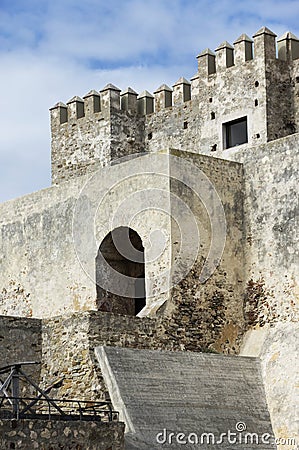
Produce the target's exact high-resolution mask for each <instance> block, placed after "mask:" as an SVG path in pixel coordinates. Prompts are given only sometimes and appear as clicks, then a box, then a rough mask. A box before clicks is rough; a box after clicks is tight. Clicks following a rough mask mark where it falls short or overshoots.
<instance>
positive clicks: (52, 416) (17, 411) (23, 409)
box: [0, 362, 119, 422]
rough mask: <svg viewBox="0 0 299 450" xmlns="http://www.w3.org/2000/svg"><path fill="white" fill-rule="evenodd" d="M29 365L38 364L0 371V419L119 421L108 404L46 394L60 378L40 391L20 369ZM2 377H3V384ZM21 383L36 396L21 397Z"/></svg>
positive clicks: (7, 367) (59, 384) (1, 369)
mask: <svg viewBox="0 0 299 450" xmlns="http://www.w3.org/2000/svg"><path fill="white" fill-rule="evenodd" d="M32 364H38V363H36V362H22V363H15V364H11V365H8V366H5V367H1V368H0V418H6V419H43V420H83V421H102V422H112V421H118V419H119V415H118V412H117V411H113V409H112V405H111V403H110V402H104V401H90V400H89V401H87V400H70V399H65V398H60V399H57V398H51V397H50V396H49V395H48V394H49V392H50V391H51V389H53V388H58V387H60V386H61V385H62V384H63V379H58V380H56V381H55V382H54V383H52V384H51V385H50V386H49V387H47V388H46V389H41V388H40V387H39V386H38V385H37V384H36V383H35V382H34V381H33V380H32V379H31V378H30V377H29V376H28V375H27V374H26V373H25V372H24V370H23V369H22V366H27V365H32ZM3 375H6V378H5V380H4V381H2V378H3ZM21 382H23V384H24V385H27V386H26V387H27V390H28V387H29V389H31V390H32V389H34V390H35V392H36V396H21V395H20V383H21Z"/></svg>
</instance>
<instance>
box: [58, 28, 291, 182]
mask: <svg viewBox="0 0 299 450" xmlns="http://www.w3.org/2000/svg"><path fill="white" fill-rule="evenodd" d="M253 38H254V42H253V41H252V40H251V39H250V38H249V37H248V36H247V35H245V34H243V35H241V36H240V37H239V38H238V39H237V40H236V41H235V42H234V47H233V46H231V45H230V44H229V43H228V42H226V41H225V42H223V43H222V44H220V45H219V46H218V48H217V49H216V51H215V53H213V52H212V51H211V50H210V49H206V50H204V51H203V52H201V53H200V54H199V55H198V57H197V59H198V71H197V73H196V74H195V75H194V77H192V78H191V82H189V81H188V80H186V79H185V78H183V77H181V78H179V80H178V81H177V82H176V83H175V84H174V85H173V88H170V87H168V86H167V85H165V84H163V85H161V86H160V87H159V88H158V89H157V90H156V91H155V92H154V95H152V94H150V93H149V92H148V91H143V92H142V93H141V94H140V95H138V94H137V93H136V92H135V91H134V90H133V89H131V88H128V89H127V90H125V91H124V92H122V93H121V91H120V89H118V88H117V87H115V86H113V85H112V84H109V85H107V86H105V87H104V88H103V89H102V90H101V91H100V92H97V91H94V90H93V91H90V92H89V93H88V94H87V95H85V96H84V97H83V99H82V98H80V97H73V98H72V99H71V100H70V101H69V102H67V104H66V105H65V104H63V103H58V104H56V105H55V106H54V107H53V108H51V132H52V179H53V183H59V182H61V181H64V180H67V179H69V178H72V177H73V176H78V175H82V174H84V173H86V172H87V171H89V170H92V169H94V168H95V167H101V166H105V165H107V164H110V162H111V161H112V160H114V159H117V158H119V157H121V156H126V155H128V154H132V153H139V152H143V151H150V152H151V151H156V150H157V149H160V148H163V147H165V144H167V146H168V147H173V148H178V149H183V150H188V151H193V152H195V153H205V154H211V152H214V153H212V154H216V155H217V156H220V155H221V154H222V153H223V152H224V151H225V150H226V142H225V138H224V130H225V124H226V123H229V122H231V121H233V120H235V119H239V118H242V117H246V118H247V127H248V142H247V144H248V145H255V144H262V143H265V142H267V141H269V140H273V139H277V138H280V137H283V136H286V135H289V134H292V133H294V132H295V131H296V130H297V128H298V124H299V122H298V113H296V111H297V110H298V105H297V98H296V97H295V91H294V85H295V84H296V79H297V78H298V75H299V71H298V64H297V62H298V61H296V60H297V59H298V57H299V40H298V39H297V38H296V36H294V35H292V34H291V33H286V34H285V35H283V36H282V37H281V38H279V39H278V42H277V47H276V42H275V38H276V35H275V34H274V33H273V32H272V31H270V30H269V29H267V28H262V29H261V30H259V31H258V32H257V33H256V34H255V35H254V36H253ZM276 55H278V59H277V58H276ZM245 145H246V144H245Z"/></svg>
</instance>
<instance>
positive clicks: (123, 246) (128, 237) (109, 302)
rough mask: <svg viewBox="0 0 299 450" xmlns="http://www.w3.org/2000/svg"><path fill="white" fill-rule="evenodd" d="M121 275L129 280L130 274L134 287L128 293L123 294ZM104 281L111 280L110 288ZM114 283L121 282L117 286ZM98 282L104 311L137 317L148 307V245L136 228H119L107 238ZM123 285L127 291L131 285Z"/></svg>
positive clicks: (98, 264)
mask: <svg viewBox="0 0 299 450" xmlns="http://www.w3.org/2000/svg"><path fill="white" fill-rule="evenodd" d="M106 263H108V265H107V264H106ZM111 268H112V269H114V270H111ZM114 271H115V272H114ZM118 274H120V275H125V277H124V278H125V279H127V278H126V277H129V278H128V280H129V281H130V283H129V284H130V285H131V286H132V288H131V290H128V292H126V294H125V295H124V296H122V295H121V292H123V291H122V289H121V286H122V285H121V283H122V282H123V280H122V278H123V277H121V276H120V277H118V276H117V275H118ZM115 275H116V277H115ZM118 278H119V279H120V281H119V279H118ZM114 280H116V281H114ZM103 281H107V285H108V286H110V287H109V289H104V288H103V286H104V285H105V283H103ZM109 282H111V283H110V284H109ZM113 283H120V284H118V285H117V286H114V285H113ZM96 284H97V306H98V309H99V310H100V311H108V312H113V313H115V314H126V315H131V316H133V315H136V314H138V313H139V312H140V311H141V310H142V309H143V308H144V306H145V304H146V294H145V265H144V248H143V245H142V240H141V238H140V236H139V234H138V233H137V232H136V231H134V230H133V229H132V228H129V227H119V228H116V229H114V230H113V231H111V232H110V233H108V234H107V235H106V237H105V238H104V239H103V241H102V243H101V245H100V248H99V251H98V254H97V257H96ZM119 286H120V287H119ZM123 286H124V291H125V290H126V287H127V284H126V283H125V281H124V285H123ZM115 287H116V289H114V288H115ZM115 292H117V294H116V293H115Z"/></svg>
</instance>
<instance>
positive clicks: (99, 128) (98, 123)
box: [51, 89, 144, 184]
mask: <svg viewBox="0 0 299 450" xmlns="http://www.w3.org/2000/svg"><path fill="white" fill-rule="evenodd" d="M115 94H116V96H117V99H118V102H117V101H114V102H113V103H111V102H110V101H109V102H107V101H106V99H105V96H106V97H107V96H113V95H115ZM101 100H102V101H101V103H102V105H101V111H99V112H94V111H93V110H92V109H90V101H91V98H90V97H87V98H85V112H86V114H85V115H84V116H82V117H79V118H78V117H77V115H76V114H74V113H73V112H72V110H73V104H72V105H71V106H69V107H68V120H67V121H66V122H63V123H60V109H61V107H60V106H57V107H54V108H53V109H52V110H51V135H52V142H51V160H52V182H53V184H59V183H61V182H63V181H66V180H69V179H72V178H74V177H78V176H81V175H84V174H85V173H87V172H90V171H92V170H96V169H99V168H101V167H104V166H106V165H107V164H110V163H111V161H113V160H115V159H118V158H121V157H122V156H126V155H129V154H132V153H139V152H142V151H143V148H144V133H143V130H144V118H142V117H138V116H137V111H123V110H120V96H119V92H115V91H113V89H112V90H109V89H108V90H107V91H106V92H105V93H102V98H101ZM108 100H109V98H108ZM75 103H78V102H76V101H75V102H74V104H75ZM79 103H80V102H79Z"/></svg>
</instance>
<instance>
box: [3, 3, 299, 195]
mask: <svg viewBox="0 0 299 450" xmlns="http://www.w3.org/2000/svg"><path fill="white" fill-rule="evenodd" d="M298 17H299V2H298V0H295V1H294V0H289V1H288V0H286V1H279V2H278V1H274V0H263V1H261V0H259V1H257V0H252V1H251V2H249V1H247V0H246V1H243V0H110V1H107V0H105V1H103V0H80V1H78V0H0V105H1V108H0V130H1V133H0V202H2V201H5V200H8V199H11V198H14V197H18V196H21V195H24V194H26V193H30V192H32V191H35V190H38V189H41V188H43V187H47V186H49V185H50V134H49V111H48V109H49V108H50V107H51V106H53V105H54V104H55V103H56V102H57V101H60V100H61V101H64V102H66V101H67V100H69V99H70V98H71V97H73V96H74V95H79V96H83V95H84V94H86V93H87V92H88V91H89V90H90V89H96V90H100V89H101V88H102V87H104V86H105V84H107V83H109V82H111V83H113V84H115V85H116V86H118V87H119V88H121V89H125V88H126V87H128V86H131V87H132V88H133V89H135V90H136V91H137V92H141V91H142V90H144V89H147V90H149V91H154V90H155V88H157V87H158V86H159V85H161V84H162V83H167V84H169V85H170V86H171V85H172V84H173V83H174V82H175V81H176V80H177V79H178V78H179V77H180V76H184V77H185V78H190V77H191V76H192V75H194V73H195V72H196V58H195V57H196V55H197V54H198V53H199V52H200V51H202V50H203V49H204V48H206V47H210V48H211V49H212V50H214V49H215V48H216V47H217V46H218V44H220V43H221V42H222V41H224V40H227V41H229V42H230V43H233V41H234V40H235V39H236V38H237V37H238V36H239V35H240V34H242V33H246V34H248V35H249V36H252V35H253V34H254V33H255V32H256V31H257V30H258V29H259V28H261V27H262V26H264V25H265V26H267V27H268V28H270V29H271V30H272V31H274V32H275V33H276V34H277V35H278V36H280V35H281V34H283V33H284V32H285V31H288V30H290V31H292V32H293V33H294V34H296V35H297V36H299V22H298Z"/></svg>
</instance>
